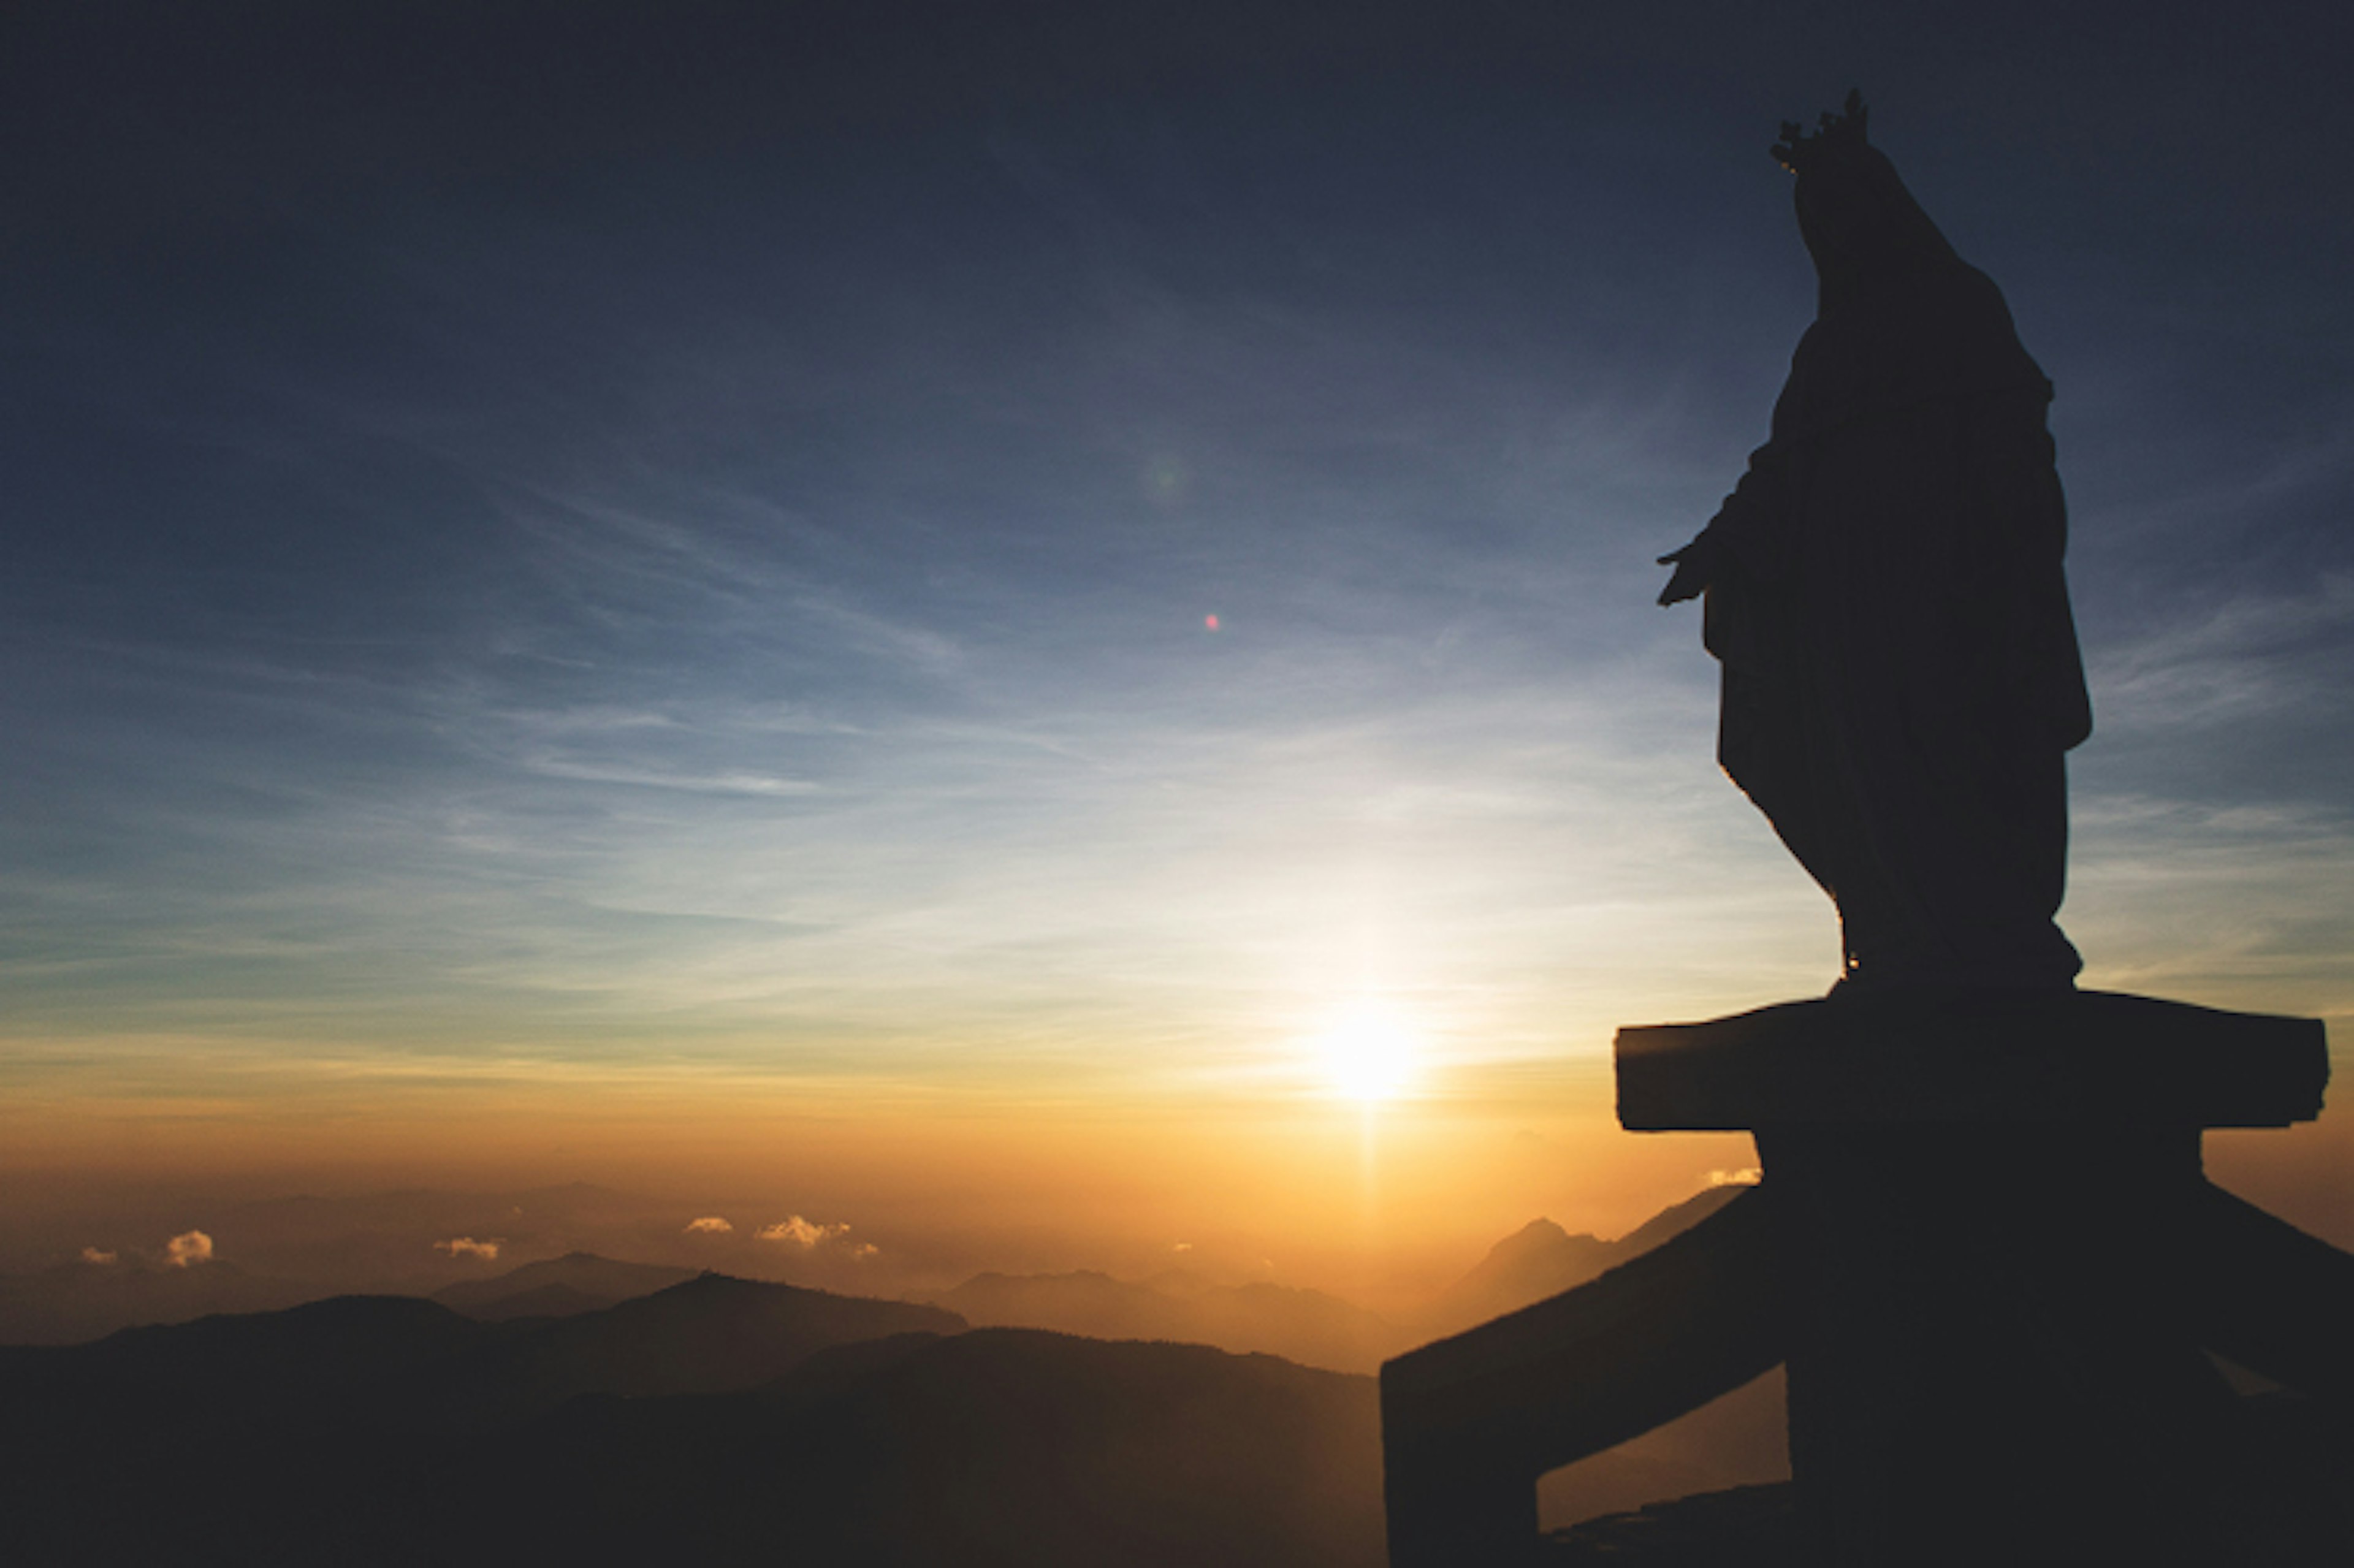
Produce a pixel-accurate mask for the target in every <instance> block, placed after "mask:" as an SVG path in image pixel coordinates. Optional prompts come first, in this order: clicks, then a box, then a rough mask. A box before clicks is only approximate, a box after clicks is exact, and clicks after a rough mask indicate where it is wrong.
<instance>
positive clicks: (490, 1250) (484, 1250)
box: [433, 1236, 507, 1261]
mask: <svg viewBox="0 0 2354 1568" xmlns="http://www.w3.org/2000/svg"><path fill="white" fill-rule="evenodd" d="M504 1245H507V1241H506V1237H504V1236H493V1237H491V1238H490V1240H488V1241H476V1240H475V1239H474V1238H473V1237H472V1236H451V1238H450V1239H449V1240H448V1241H438V1242H435V1243H434V1244H433V1250H434V1251H436V1252H446V1253H448V1254H449V1255H451V1257H479V1258H482V1259H483V1260H485V1261H489V1260H490V1259H493V1258H495V1257H497V1256H498V1255H499V1248H501V1247H503V1246H504Z"/></svg>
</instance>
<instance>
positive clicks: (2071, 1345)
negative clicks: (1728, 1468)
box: [1382, 991, 2354, 1568]
mask: <svg viewBox="0 0 2354 1568" xmlns="http://www.w3.org/2000/svg"><path fill="white" fill-rule="evenodd" d="M1617 1065H1618V1091H1619V1110H1620V1119H1621V1122H1622V1123H1623V1125H1625V1126H1626V1127H1627V1128H1628V1129H1630V1130H1634V1131H1651V1132H1666V1131H1749V1132H1753V1133H1754V1134H1755V1136H1756V1139H1757V1145H1758V1152H1759V1156H1760V1162H1761V1164H1762V1166H1763V1169H1764V1172H1765V1175H1764V1181H1763V1182H1762V1184H1761V1185H1760V1186H1759V1187H1758V1188H1757V1189H1756V1190H1755V1192H1749V1193H1746V1194H1744V1195H1743V1196H1742V1197H1741V1198H1739V1199H1737V1200H1735V1201H1734V1202H1732V1203H1730V1204H1728V1205H1727V1206H1726V1207H1725V1208H1723V1210H1721V1211H1719V1212H1718V1213H1716V1214H1713V1215H1712V1216H1711V1217H1710V1218H1709V1219H1708V1220H1706V1221H1703V1222H1702V1224H1699V1225H1697V1226H1694V1227H1693V1228H1692V1229H1691V1230H1690V1231H1688V1232H1686V1233H1685V1234H1682V1235H1681V1236H1678V1237H1677V1238H1675V1239H1674V1240H1672V1241H1670V1242H1669V1243H1667V1244H1666V1245H1663V1246H1661V1247H1659V1249H1658V1250H1657V1251H1655V1252H1652V1253H1649V1254H1647V1255H1644V1256H1642V1257H1640V1258H1637V1259H1635V1260H1633V1261H1632V1262H1630V1263H1628V1264H1627V1265H1625V1266H1621V1267H1620V1268H1617V1269H1614V1270H1612V1271H1611V1272H1610V1273H1608V1274H1606V1275H1604V1276H1602V1277H1600V1278H1599V1279H1596V1280H1595V1281H1593V1282H1592V1283H1591V1284H1588V1285H1585V1286H1583V1287H1579V1288H1578V1289H1576V1290H1573V1291H1570V1292H1567V1293H1565V1294H1564V1295H1563V1296H1560V1297H1556V1298H1553V1299H1552V1300H1550V1301H1546V1302H1541V1303H1539V1304H1537V1305H1536V1306H1533V1307H1531V1308H1526V1309H1524V1310H1522V1311H1521V1312H1518V1313H1514V1314H1511V1316H1508V1317H1505V1318H1501V1319H1497V1320H1496V1321H1494V1322H1492V1323H1489V1324H1484V1325H1482V1326H1481V1327H1479V1328H1478V1329H1474V1330H1469V1332H1467V1333H1464V1334H1460V1335H1458V1336H1456V1337H1454V1338H1453V1339H1449V1340H1440V1341H1438V1342H1437V1343H1436V1344H1432V1345H1427V1346H1425V1347H1423V1348H1422V1349H1420V1350H1417V1351H1410V1352H1408V1353H1407V1354H1405V1355H1404V1356H1401V1357H1398V1358H1397V1359H1395V1360H1394V1361H1391V1362H1389V1363H1388V1364H1387V1365H1386V1366H1384V1368H1383V1370H1382V1399H1383V1427H1384V1430H1383V1442H1384V1450H1385V1453H1386V1456H1387V1462H1388V1469H1387V1475H1386V1479H1385V1483H1384V1484H1385V1489H1386V1492H1387V1498H1388V1505H1389V1523H1390V1552H1391V1562H1392V1563H1393V1564H1394V1568H1440V1565H1442V1564H1445V1565H1463V1564H1472V1563H1497V1564H1500V1563H1515V1562H1517V1563H1534V1562H1538V1561H1542V1560H1543V1552H1544V1544H1543V1542H1541V1540H1540V1538H1539V1537H1538V1535H1537V1531H1536V1530H1535V1523H1536V1520H1535V1509H1534V1487H1535V1480H1536V1478H1537V1477H1538V1476H1539V1475H1541V1474H1543V1472H1545V1471H1546V1470H1549V1469H1552V1468H1555V1467H1560V1466H1562V1465H1565V1464H1569V1463H1573V1462H1575V1460H1577V1459H1579V1458H1582V1457H1585V1456H1586V1455H1589V1454H1593V1453H1597V1452H1599V1451H1601V1450H1602V1449H1603V1448H1606V1447H1608V1446H1612V1445H1614V1444H1616V1443H1618V1442H1621V1441H1624V1440H1625V1439H1626V1438H1628V1437H1630V1436H1635V1435H1636V1434H1637V1433H1639V1432H1642V1431H1645V1430H1648V1429H1649V1428H1650V1427H1652V1426H1654V1425H1659V1424H1660V1423H1662V1422H1665V1421H1667V1420H1670V1419H1672V1418H1674V1417H1675V1416H1677V1415H1680V1414H1684V1413H1685V1412H1686V1411H1689V1410H1692V1409H1695V1408H1697V1407H1698V1406H1699V1405H1701V1404H1705V1403H1706V1402H1707V1401H1708V1400H1710V1399H1712V1398H1714V1397H1716V1396H1717V1395H1719V1394H1721V1393H1725V1392H1727V1391H1729V1390H1730V1389H1732V1388H1734V1387H1736V1386H1738V1385H1739V1384H1740V1383H1744V1382H1745V1381H1747V1380H1748V1379H1749V1378H1752V1377H1755V1376H1756V1375H1758V1374H1759V1373H1761V1372H1764V1371H1765V1370H1766V1369H1767V1368H1769V1367H1771V1366H1773V1365H1775V1364H1776V1363H1777V1362H1785V1363H1787V1366H1788V1369H1789V1380H1790V1442H1791V1464H1792V1469H1793V1473H1794V1475H1795V1477H1796V1485H1795V1490H1794V1491H1793V1492H1792V1493H1791V1494H1789V1496H1790V1499H1792V1503H1793V1504H1794V1507H1795V1512H1792V1513H1790V1514H1789V1515H1788V1517H1789V1518H1790V1519H1791V1520H1793V1522H1792V1524H1791V1526H1790V1528H1791V1530H1792V1531H1794V1532H1795V1533H1793V1534H1792V1535H1791V1536H1790V1537H1789V1539H1790V1541H1791V1542H1792V1543H1793V1550H1795V1551H1796V1552H1798V1553H1799V1554H1800V1556H1801V1558H1802V1559H1803V1560H1804V1561H1806V1562H1808V1563H1812V1564H1814V1565H1816V1568H1892V1565H1898V1564H1901V1565H1903V1568H1978V1565H1979V1564H1983V1563H1995V1562H2000V1563H2006V1564H2009V1565H2013V1568H2028V1565H2032V1568H2076V1565H2077V1564H2081V1563H2088V1562H2131V1563H2136V1564H2137V1568H2155V1565H2171V1564H2181V1565H2183V1568H2190V1565H2191V1564H2199V1565H2201V1568H2203V1565H2204V1564H2207V1563H2219V1562H2240V1561H2247V1562H2251V1563H2255V1562H2263V1563H2274V1564H2289V1563H2295V1564H2297V1565H2298V1568H2305V1565H2306V1564H2310V1563H2330V1564H2332V1568H2335V1564H2336V1563H2339V1562H2354V1535H2349V1534H2348V1533H2346V1532H2340V1533H2339V1534H2338V1535H2337V1536H2332V1535H2331V1531H2332V1530H2334V1529H2335V1527H2329V1528H2328V1529H2325V1530H2324V1531H2323V1533H2322V1536H2321V1537H2299V1538H2298V1539H2299V1540H2300V1541H2302V1540H2324V1539H2326V1541H2327V1544H2326V1545H2325V1546H2324V1547H2323V1549H2322V1550H2321V1552H2319V1554H2318V1555H2316V1554H2315V1553H2314V1552H2309V1551H2306V1550H2304V1549H2303V1548H2302V1547H2301V1546H2300V1545H2295V1544H2292V1545H2290V1546H2288V1547H2286V1548H2285V1549H2284V1550H2281V1551H2271V1552H2261V1553H2259V1554H2257V1555H2255V1556H2253V1557H2251V1556H2248V1555H2247V1554H2246V1553H2245V1552H2244V1551H2243V1546H2244V1543H2245V1541H2246V1539H2247V1537H2246V1535H2245V1525H2246V1521H2247V1520H2250V1519H2251V1518H2255V1519H2274V1518H2286V1517H2289V1516H2290V1515H2293V1514H2296V1512H2297V1511H2298V1510H2301V1509H2303V1508H2305V1507H2306V1503H2307V1501H2309V1500H2310V1499H2309V1489H2303V1490H2301V1489H2299V1487H2298V1486H2297V1485H2292V1484H2290V1482H2289V1479H2288V1471H2287V1470H2286V1469H2285V1468H2283V1467H2281V1466H2279V1465H2277V1464H2274V1463H2271V1462H2269V1461H2267V1460H2265V1459H2264V1457H2262V1455H2261V1454H2260V1452H2259V1450H2258V1448H2257V1447H2256V1446H2251V1443H2250V1441H2249V1439H2248V1438H2247V1436H2246V1434H2245V1432H2244V1431H2243V1423H2241V1422H2240V1421H2239V1420H2238V1418H2237V1416H2236V1415H2235V1414H2233V1412H2234V1410H2235V1408H2236V1406H2237V1401H2236V1399H2235V1397H2234V1396H2233V1394H2232V1390H2231V1389H2230V1388H2229V1387H2228V1386H2227V1385H2226V1384H2225V1383H2224V1382H2223V1379H2222V1377H2221V1373H2220V1372H2218V1371H2217V1370H2216V1367H2215V1364H2214V1362H2213V1361H2211V1359H2210V1357H2211V1355H2220V1356H2222V1357H2225V1358H2227V1359H2228V1360H2230V1361H2233V1362H2236V1363H2237V1364H2239V1365H2241V1366H2243V1367H2245V1368H2249V1369H2251V1370H2253V1371H2254V1372H2259V1373H2261V1374H2262V1375H2264V1377H2267V1378H2270V1379H2272V1380H2274V1382H2276V1383H2280V1384H2282V1385H2285V1387H2287V1388H2288V1389H2290V1390H2292V1391H2295V1392H2296V1393H2301V1394H2305V1395H2308V1396H2310V1397H2311V1398H2313V1399H2314V1400H2316V1401H2317V1402H2318V1403H2319V1404H2322V1405H2324V1406H2327V1407H2328V1408H2330V1409H2333V1410H2344V1409H2347V1408H2349V1407H2354V1338H2349V1336H2348V1335H2347V1333H2346V1332H2345V1329H2344V1325H2345V1324H2346V1323H2348V1322H2354V1256H2349V1255H2347V1254H2345V1253H2342V1252H2338V1251H2337V1250H2336V1249H2335V1248H2332V1247H2329V1246H2327V1245H2324V1244H2322V1243H2320V1242H2318V1241H2316V1240H2315V1239H2314V1238H2312V1237H2310V1236H2306V1235H2304V1234H2301V1233H2299V1232H2297V1231H2296V1230H2295V1229H2293V1228H2292V1227H2290V1226H2288V1225H2285V1224H2282V1223H2281V1222H2279V1221H2277V1220H2274V1219H2273V1218H2271V1217H2270V1216H2269V1215H2266V1214H2264V1213H2262V1212H2261V1211H2259V1210H2256V1209H2253V1208H2252V1207H2251V1206H2249V1205H2247V1204H2245V1203H2243V1202H2241V1201H2240V1200H2238V1199H2236V1198H2233V1197H2232V1195H2231V1194H2229V1193H2227V1192H2222V1191H2221V1190H2220V1189H2218V1188H2216V1187H2214V1186H2213V1185H2212V1184H2211V1183H2209V1182H2208V1181H2206V1179H2205V1176H2204V1173H2203V1171H2202V1170H2201V1164H2200V1133H2201V1131H2202V1130H2203V1129H2205V1128H2217V1127H2235V1128H2236V1127H2283V1126H2286V1125H2288V1124H2290V1123H2293V1122H2297V1121H2305V1120H2310V1119H2312V1118H2314V1117H2316V1116H2317V1115H2318V1114H2319V1112H2320V1109H2321V1104H2322V1097H2323V1093H2324V1090H2325V1088H2326V1086H2327V1077H2328V1053H2327V1039H2326V1036H2325V1034H2324V1032H2323V1029H2322V1026H2321V1024H2320V1023H2319V1022H2317V1021H2314V1020H2309V1019H2296V1018H2278V1017H2270V1016H2264V1015H2257V1014H2249V1013H2233V1012H2218V1011H2216V1010H2213V1009H2210V1008H2201V1007H2192V1006H2188V1005H2185V1004H2183V1003H2179V1002H2168V1001H2156V1000H2153V999H2150V998H2146V997H2136V996H2124V995H2116V994H2112V993H2105V992H2098V991H2084V992H2073V991H2060V992H2043V993H2034V994H2027V993H2016V992H2013V993H2007V994H1995V993H1970V994H1959V995H1940V996H1912V997H1906V998H1902V999H1877V1000H1876V999H1869V998H1866V999H1850V998H1842V999H1840V1000H1838V1001H1801V1002H1790V1003H1786V1004H1783V1005H1781V1006H1777V1007H1768V1008H1761V1009H1759V1010H1757V1011H1755V1012H1746V1013H1742V1014H1739V1015H1737V1016H1734V1017H1731V1018H1722V1019H1713V1020H1710V1021H1707V1022H1697V1023H1682V1024H1657V1025H1649V1026H1644V1027H1638V1028H1629V1029H1625V1030H1621V1031H1620V1032H1619V1034H1618V1041H1617ZM1744 1506H1762V1505H1755V1504H1744ZM1775 1506H1776V1508H1777V1509H1778V1508H1781V1507H1782V1505H1781V1504H1778V1503H1777V1504H1776V1505H1775ZM1654 1522H1655V1523H1656V1522H1658V1521H1656V1520H1655V1521H1654ZM1630 1528H1633V1527H1630ZM1589 1533H1590V1532H1589ZM1636 1533H1637V1534H1638V1535H1644V1534H1646V1531H1644V1530H1642V1529H1637V1531H1636ZM1670 1533H1671V1532H1670ZM1648 1534H1649V1537H1650V1538H1653V1539H1657V1540H1659V1541H1661V1542H1665V1541H1666V1540H1667V1539H1668V1535H1667V1534H1666V1533H1662V1532H1661V1531H1659V1530H1650V1531H1648ZM1554 1544H1556V1545H1558V1544H1563V1543H1558V1542H1557V1543H1554ZM1590 1544H1594V1545H1596V1546H1597V1547H1598V1546H1599V1545H1600V1544H1601V1543H1600V1542H1598V1541H1597V1542H1591V1543H1590ZM2341 1546H2342V1547H2343V1548H2344V1551H2343V1553H2342V1555H2333V1554H2334V1553H2338V1552H2339V1549H2340V1547H2341ZM1661 1560H1662V1561H1676V1560H1679V1559H1673V1558H1663V1559H1661ZM1686 1560H1689V1561H1693V1562H1698V1561H1702V1559H1699V1558H1692V1559H1686ZM1709 1560H1710V1561H1715V1559H1709ZM1752 1560H1753V1561H1759V1562H1763V1561H1764V1559H1763V1558H1755V1559H1752Z"/></svg>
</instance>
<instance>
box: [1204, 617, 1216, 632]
mask: <svg viewBox="0 0 2354 1568" xmlns="http://www.w3.org/2000/svg"><path fill="white" fill-rule="evenodd" d="M1202 624H1203V625H1204V626H1206V627H1208V628H1209V629H1210V630H1212V631H1215V630H1217V629H1218V618H1217V617H1216V616H1214V615H1205V616H1204V617H1202Z"/></svg>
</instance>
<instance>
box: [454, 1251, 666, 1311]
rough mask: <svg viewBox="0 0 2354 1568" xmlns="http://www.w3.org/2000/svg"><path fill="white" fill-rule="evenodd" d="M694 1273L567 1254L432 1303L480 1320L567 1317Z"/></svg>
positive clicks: (476, 1282) (461, 1287)
mask: <svg viewBox="0 0 2354 1568" xmlns="http://www.w3.org/2000/svg"><path fill="white" fill-rule="evenodd" d="M695 1273H696V1271H695V1270H694V1269H692V1268H676V1267H673V1266H669V1265H667V1264H659V1263H621V1262H618V1261H616V1260H614V1259H612V1258H610V1257H599V1256H598V1255H596V1254H595V1253H593V1252H568V1253H566V1254H565V1255H563V1256H562V1257H551V1258H547V1259H546V1260H544V1261H542V1262H539V1263H526V1264H525V1265H523V1266H521V1267H520V1268H511V1269H509V1270H507V1271H506V1272H505V1273H504V1274H500V1275H494V1276H493V1277H491V1278H488V1279H468V1280H461V1281H460V1282H459V1283H458V1284H456V1285H451V1286H448V1287H444V1288H442V1289H440V1290H437V1291H435V1292H434V1293H433V1299H434V1300H436V1301H439V1302H440V1303H441V1304H442V1305H443V1306H444V1307H449V1308H454V1309H456V1310H457V1311H460V1312H463V1313H464V1314H465V1315H466V1316H467V1317H469V1318H475V1319H481V1320H482V1321H483V1322H499V1321H504V1320H505V1319H510V1318H531V1317H542V1318H568V1317H573V1316H575V1315H577V1314H578V1313H582V1312H593V1311H596V1310H597V1309H599V1308H605V1307H610V1306H612V1305H614V1304H615V1303H616V1302H620V1301H627V1300H629V1299H631V1298H632V1297H638V1296H650V1295H652V1293H653V1292H655V1291H657V1290H661V1289H663V1288H664V1287H669V1286H673V1285H676V1284H678V1283H680V1282H681V1281H683V1280H688V1279H692V1278H694V1277H695Z"/></svg>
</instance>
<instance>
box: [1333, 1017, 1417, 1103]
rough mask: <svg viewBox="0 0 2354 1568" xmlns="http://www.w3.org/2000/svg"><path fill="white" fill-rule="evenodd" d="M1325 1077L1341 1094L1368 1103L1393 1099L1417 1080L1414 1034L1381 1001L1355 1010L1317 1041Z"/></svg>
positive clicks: (1335, 1023) (1334, 1024)
mask: <svg viewBox="0 0 2354 1568" xmlns="http://www.w3.org/2000/svg"><path fill="white" fill-rule="evenodd" d="M1318 1046H1319V1050H1320V1055H1321V1057H1322V1060H1323V1067H1324V1074H1325V1076H1326V1078H1327V1079H1329V1080H1330V1081H1331V1086H1332V1087H1333V1088H1334V1090H1336V1091H1337V1092H1338V1093H1340V1094H1341V1095H1344V1096H1346V1097H1349V1098H1350V1099H1352V1100H1361V1101H1364V1102H1366V1103H1368V1104H1370V1103H1371V1102H1373V1101H1374V1100H1386V1099H1394V1098H1395V1097H1397V1096H1398V1095H1399V1094H1401V1093H1403V1092H1404V1091H1405V1086H1406V1085H1407V1084H1408V1083H1409V1082H1411V1081H1412V1079H1413V1077H1414V1069H1415V1065H1416V1054H1417V1053H1416V1043H1415V1038H1414V1035H1413V1033H1411V1032H1410V1031H1409V1030H1407V1028H1406V1027H1405V1024H1403V1023H1402V1022H1399V1021H1398V1018H1397V1016H1396V1014H1394V1012H1391V1011H1390V1010H1389V1009H1388V1008H1386V1007H1384V1006H1383V1005H1382V1004H1380V1003H1379V1002H1373V1001H1363V1002H1359V1003H1358V1004H1357V1005H1356V1006H1354V1007H1352V1008H1351V1009H1350V1010H1349V1011H1348V1012H1345V1013H1343V1014H1342V1015H1341V1017H1340V1019H1339V1020H1338V1021H1337V1022H1334V1023H1333V1025H1332V1027H1331V1029H1329V1030H1327V1031H1326V1032H1325V1033H1324V1036H1323V1038H1322V1039H1321V1040H1320V1041H1319V1042H1318Z"/></svg>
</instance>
